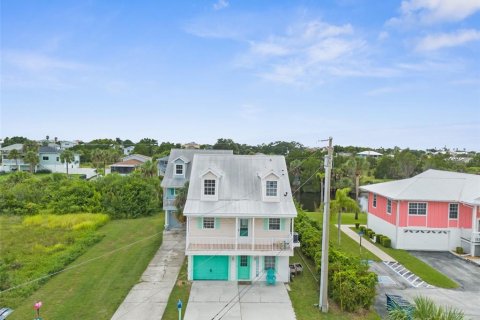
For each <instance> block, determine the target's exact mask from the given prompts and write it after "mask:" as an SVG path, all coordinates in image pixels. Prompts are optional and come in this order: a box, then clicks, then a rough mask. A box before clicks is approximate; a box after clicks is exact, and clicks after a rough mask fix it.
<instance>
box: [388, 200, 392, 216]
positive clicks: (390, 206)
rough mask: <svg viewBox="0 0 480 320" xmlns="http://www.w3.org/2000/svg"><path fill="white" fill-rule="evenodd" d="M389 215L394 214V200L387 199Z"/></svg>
mask: <svg viewBox="0 0 480 320" xmlns="http://www.w3.org/2000/svg"><path fill="white" fill-rule="evenodd" d="M387 213H392V200H390V199H387Z"/></svg>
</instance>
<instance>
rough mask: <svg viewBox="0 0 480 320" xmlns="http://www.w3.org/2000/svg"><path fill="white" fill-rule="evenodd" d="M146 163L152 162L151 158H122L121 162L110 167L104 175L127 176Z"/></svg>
mask: <svg viewBox="0 0 480 320" xmlns="http://www.w3.org/2000/svg"><path fill="white" fill-rule="evenodd" d="M147 161H152V158H151V157H148V156H144V155H141V154H131V155H128V156H126V157H123V159H122V161H120V162H117V163H114V164H112V165H110V170H109V171H108V172H106V174H108V173H118V174H120V175H128V174H131V173H132V172H133V171H135V170H136V169H137V168H138V167H140V166H141V165H143V164H144V163H145V162H147Z"/></svg>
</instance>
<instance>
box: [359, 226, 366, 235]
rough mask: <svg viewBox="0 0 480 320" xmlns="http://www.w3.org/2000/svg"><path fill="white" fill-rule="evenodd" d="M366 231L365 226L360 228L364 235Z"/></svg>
mask: <svg viewBox="0 0 480 320" xmlns="http://www.w3.org/2000/svg"><path fill="white" fill-rule="evenodd" d="M365 230H366V228H365V226H360V232H362V233H363V234H365Z"/></svg>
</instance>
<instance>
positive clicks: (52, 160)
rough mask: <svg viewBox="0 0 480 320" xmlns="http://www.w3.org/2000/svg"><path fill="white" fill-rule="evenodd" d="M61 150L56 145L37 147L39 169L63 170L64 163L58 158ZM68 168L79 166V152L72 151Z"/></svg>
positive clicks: (64, 169)
mask: <svg viewBox="0 0 480 320" xmlns="http://www.w3.org/2000/svg"><path fill="white" fill-rule="evenodd" d="M62 151H63V150H61V149H60V147H59V146H58V145H55V147H53V146H43V147H40V148H39V149H38V157H39V160H40V161H39V163H38V168H39V169H47V170H50V171H51V172H65V171H66V168H65V167H66V164H65V163H62V161H61V160H60V154H61V153H62ZM68 168H69V169H76V168H80V154H78V153H74V160H73V162H71V163H69V164H68Z"/></svg>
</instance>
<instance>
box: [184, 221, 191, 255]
mask: <svg viewBox="0 0 480 320" xmlns="http://www.w3.org/2000/svg"><path fill="white" fill-rule="evenodd" d="M186 223H187V232H186V233H187V235H186V237H185V240H186V241H185V250H188V244H189V242H190V217H187V220H186Z"/></svg>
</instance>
